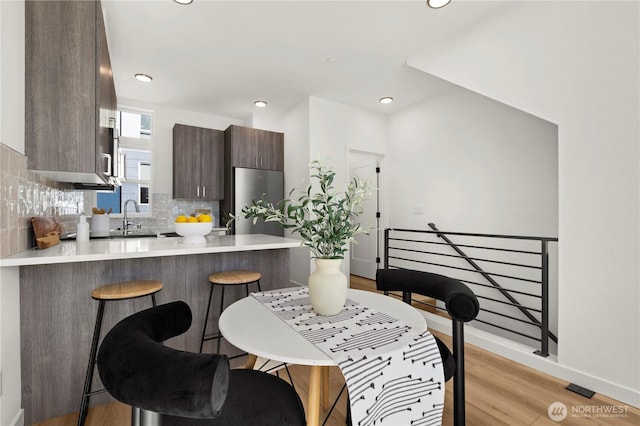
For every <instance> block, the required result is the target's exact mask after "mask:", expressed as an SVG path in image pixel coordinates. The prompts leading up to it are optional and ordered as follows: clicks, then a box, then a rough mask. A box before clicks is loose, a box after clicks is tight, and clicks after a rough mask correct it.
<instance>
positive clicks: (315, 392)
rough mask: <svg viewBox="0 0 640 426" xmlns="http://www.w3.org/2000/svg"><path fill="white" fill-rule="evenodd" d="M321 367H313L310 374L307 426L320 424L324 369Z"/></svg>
mask: <svg viewBox="0 0 640 426" xmlns="http://www.w3.org/2000/svg"><path fill="white" fill-rule="evenodd" d="M323 368H324V367H321V366H319V365H312V366H311V371H310V373H309V400H308V403H307V426H318V425H319V424H320V387H321V385H320V383H321V381H322V369H323Z"/></svg>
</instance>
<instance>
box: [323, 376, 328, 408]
mask: <svg viewBox="0 0 640 426" xmlns="http://www.w3.org/2000/svg"><path fill="white" fill-rule="evenodd" d="M322 408H323V409H325V410H328V409H329V367H322Z"/></svg>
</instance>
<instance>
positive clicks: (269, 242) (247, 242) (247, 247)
mask: <svg viewBox="0 0 640 426" xmlns="http://www.w3.org/2000/svg"><path fill="white" fill-rule="evenodd" d="M300 246H301V241H300V240H295V239H292V238H283V237H275V236H272V235H264V234H251V235H249V234H246V235H221V236H212V235H210V236H208V237H207V242H206V243H202V244H193V245H191V244H183V243H182V237H169V238H153V237H146V238H115V239H95V240H90V241H89V242H86V243H76V242H75V241H62V242H60V244H58V245H55V246H53V247H50V248H48V249H44V250H39V249H32V250H27V251H23V252H21V253H18V254H16V255H13V256H9V257H5V258H2V259H0V267H5V266H28V265H47V264H52V263H73V262H93V261H97V260H114V259H131V258H143V257H163V256H185V255H190V254H205V253H227V252H235V251H252V250H270V249H283V248H294V247H300Z"/></svg>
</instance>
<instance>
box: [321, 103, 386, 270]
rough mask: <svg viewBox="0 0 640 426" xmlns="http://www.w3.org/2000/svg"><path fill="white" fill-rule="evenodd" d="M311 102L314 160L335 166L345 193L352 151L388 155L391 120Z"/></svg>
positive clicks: (337, 185) (346, 263)
mask: <svg viewBox="0 0 640 426" xmlns="http://www.w3.org/2000/svg"><path fill="white" fill-rule="evenodd" d="M309 101H310V108H309V111H310V114H309V115H310V129H309V134H310V136H309V151H310V153H311V160H325V162H326V164H327V165H330V166H332V167H333V169H334V170H335V172H336V177H335V180H334V187H335V188H336V190H342V189H343V188H344V187H345V185H346V184H347V182H348V180H349V176H350V170H349V164H348V162H347V159H348V157H349V155H348V151H349V150H350V149H354V150H363V151H370V152H376V153H380V154H384V153H385V150H386V147H387V118H386V116H385V115H383V114H379V113H375V112H371V111H367V110H364V109H361V108H357V107H354V106H350V105H345V104H342V103H338V102H334V101H329V100H326V99H321V98H316V97H311V98H310V100H309ZM311 269H312V270H313V269H314V268H313V266H312V268H311ZM342 271H343V272H344V273H345V274H347V275H349V271H350V268H349V253H345V261H344V262H343V264H342Z"/></svg>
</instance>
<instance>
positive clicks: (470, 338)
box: [423, 312, 640, 408]
mask: <svg viewBox="0 0 640 426" xmlns="http://www.w3.org/2000/svg"><path fill="white" fill-rule="evenodd" d="M423 315H424V316H425V318H426V319H427V323H428V324H429V328H432V329H434V330H437V331H439V332H442V333H445V334H447V335H449V336H450V335H451V320H449V319H447V318H444V317H441V316H439V315H434V314H432V313H429V312H423ZM464 338H465V342H466V343H470V344H472V345H475V346H478V347H480V348H482V349H485V350H487V351H489V352H493V353H495V354H497V355H500V356H502V357H505V358H507V359H510V360H512V361H515V362H517V363H520V364H523V365H526V366H527V367H531V368H533V369H536V370H538V371H540V372H542V373H545V374H549V375H550V376H553V377H556V378H558V379H561V380H566V381H567V382H571V383H575V384H577V385H580V386H582V387H585V388H587V389H591V390H592V391H594V392H597V393H600V394H602V395H606V396H608V397H610V398H613V399H615V400H617V401H620V402H621V403H624V404H628V405H630V406H632V407H636V408H640V391H639V390H635V389H631V388H628V387H626V386H622V385H619V384H617V383H613V382H610V381H608V380H605V379H602V378H600V377H596V376H592V375H590V374H588V373H585V372H583V371H579V370H576V369H574V368H571V367H569V366H567V365H562V364H559V363H558V358H557V356H555V355H549V356H548V357H546V358H545V357H541V356H539V355H535V354H534V353H533V352H534V351H535V348H532V347H530V346H526V345H523V344H520V343H516V342H513V341H511V340H509V339H505V338H503V337H499V336H496V335H494V334H491V333H488V332H486V331H483V330H479V329H477V328H473V327H471V326H466V327H465V328H464Z"/></svg>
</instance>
